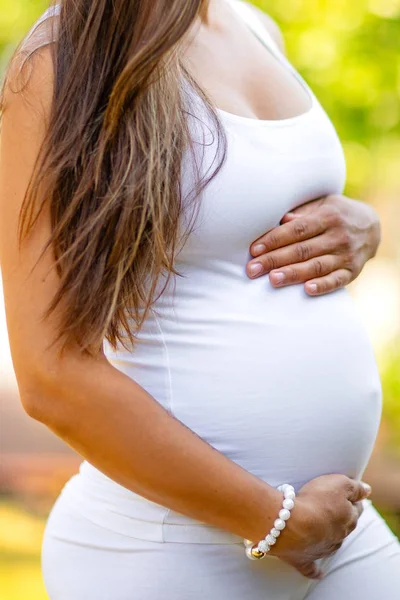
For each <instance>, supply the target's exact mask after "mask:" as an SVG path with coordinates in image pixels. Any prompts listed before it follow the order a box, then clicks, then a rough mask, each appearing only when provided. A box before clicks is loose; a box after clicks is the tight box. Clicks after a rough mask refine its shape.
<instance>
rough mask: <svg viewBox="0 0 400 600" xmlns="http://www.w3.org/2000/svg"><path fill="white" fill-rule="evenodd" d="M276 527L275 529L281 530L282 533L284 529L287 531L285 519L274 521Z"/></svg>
mask: <svg viewBox="0 0 400 600" xmlns="http://www.w3.org/2000/svg"><path fill="white" fill-rule="evenodd" d="M274 527H275V529H279V530H280V531H282V529H285V527H286V523H285V521H283V519H276V520H275V521H274Z"/></svg>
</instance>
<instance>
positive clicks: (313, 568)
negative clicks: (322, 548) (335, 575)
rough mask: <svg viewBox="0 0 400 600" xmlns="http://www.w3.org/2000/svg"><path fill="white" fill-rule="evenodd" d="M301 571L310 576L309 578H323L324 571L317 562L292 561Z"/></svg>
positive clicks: (305, 575)
mask: <svg viewBox="0 0 400 600" xmlns="http://www.w3.org/2000/svg"><path fill="white" fill-rule="evenodd" d="M291 564H292V566H293V567H295V568H296V569H297V570H298V571H299V573H301V574H302V575H304V577H308V579H322V578H323V576H324V573H323V571H322V569H321V568H320V567H319V566H318V565H317V563H315V562H304V563H291Z"/></svg>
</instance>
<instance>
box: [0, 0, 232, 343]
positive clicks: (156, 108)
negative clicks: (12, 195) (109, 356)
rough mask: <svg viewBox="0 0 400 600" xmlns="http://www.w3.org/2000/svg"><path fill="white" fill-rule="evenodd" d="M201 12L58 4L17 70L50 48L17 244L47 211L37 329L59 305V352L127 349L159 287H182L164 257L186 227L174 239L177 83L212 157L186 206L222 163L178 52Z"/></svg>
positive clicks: (180, 141)
mask: <svg viewBox="0 0 400 600" xmlns="http://www.w3.org/2000/svg"><path fill="white" fill-rule="evenodd" d="M206 1H207V0H151V1H149V0H61V1H60V2H59V3H58V4H57V6H56V8H57V10H55V9H54V7H52V9H53V11H54V12H53V16H56V17H57V18H52V19H51V23H52V25H51V33H50V35H48V36H47V42H44V43H39V44H37V45H36V47H35V48H33V49H31V50H30V51H29V52H27V53H26V57H25V58H26V60H25V59H24V65H25V64H26V63H27V60H28V59H32V58H33V55H34V53H35V52H37V51H38V50H39V49H40V48H41V47H43V46H44V45H46V43H47V44H48V45H51V48H52V57H53V64H54V73H55V85H54V93H53V103H52V110H51V115H50V119H49V123H48V127H47V132H46V137H45V140H44V143H43V145H42V148H41V152H40V155H39V157H38V160H37V163H36V166H35V169H34V173H33V176H32V179H31V182H30V185H29V188H28V190H27V193H26V196H25V199H24V203H23V206H22V210H21V214H20V222H19V242H20V244H21V243H22V240H23V238H24V237H25V236H26V235H28V233H29V231H30V230H31V229H32V227H33V226H34V224H35V222H36V220H37V218H38V216H39V214H40V212H41V210H42V209H43V206H44V204H45V203H47V202H49V203H50V204H49V208H50V214H51V228H52V233H51V237H50V239H49V240H48V242H47V245H46V247H45V248H43V251H42V253H41V255H40V257H39V260H40V258H41V257H42V256H43V254H44V253H45V251H46V249H47V248H48V247H49V245H52V248H53V254H54V258H55V261H56V263H55V264H56V268H57V273H58V275H59V277H60V286H59V290H58V291H57V293H56V295H55V296H54V298H53V299H52V300H51V302H50V305H49V307H48V308H47V310H46V311H45V313H44V316H43V318H47V317H48V316H49V315H50V314H51V313H52V312H53V311H54V310H55V309H56V307H57V306H59V305H60V303H61V300H63V303H62V304H63V306H65V307H66V308H64V309H63V311H62V314H61V317H62V318H61V320H60V330H59V331H58V332H57V333H58V335H57V338H56V339H55V340H54V343H55V342H57V341H59V340H60V339H62V340H63V344H62V347H61V349H64V348H65V347H66V346H67V345H68V344H69V343H78V345H79V346H80V347H81V348H82V350H83V351H86V352H89V353H92V352H97V351H99V349H101V346H102V342H103V339H104V338H106V339H107V340H108V341H109V342H110V344H111V345H112V346H113V347H114V348H116V346H117V343H118V342H121V343H122V345H123V346H124V347H125V348H128V346H127V342H129V343H130V344H131V346H132V345H133V344H134V341H135V337H136V335H137V332H138V330H139V329H140V326H141V325H142V323H143V321H144V320H145V318H146V317H147V315H148V311H149V310H150V308H151V306H152V305H153V303H154V302H155V301H156V300H157V299H158V298H159V296H160V295H161V293H162V292H163V291H164V290H165V288H166V286H167V284H168V282H169V279H170V277H171V276H172V275H173V274H174V275H178V276H182V275H181V274H180V273H179V272H178V271H177V270H176V268H175V266H174V258H175V255H176V252H177V250H178V242H179V239H181V241H182V242H183V243H184V241H185V240H186V239H187V236H188V235H189V233H190V232H191V230H192V229H193V226H194V220H193V218H192V219H189V226H188V227H187V229H186V231H185V232H184V233H183V237H182V238H179V236H178V233H179V231H180V223H182V217H183V213H184V210H186V208H185V198H183V197H182V189H181V167H182V160H183V155H184V153H185V152H186V151H188V150H189V151H190V152H191V153H192V155H193V156H194V148H193V140H192V139H191V134H190V128H189V125H188V118H187V117H188V112H190V110H189V109H188V107H189V104H188V95H187V93H186V92H187V88H186V87H185V85H184V84H185V83H189V84H190V89H194V90H195V91H196V92H198V94H199V95H200V97H201V98H202V100H204V105H205V106H206V108H207V111H208V113H209V115H210V116H211V118H212V120H213V123H214V124H215V126H216V129H215V130H216V132H217V137H218V144H217V152H218V156H219V157H220V159H219V160H217V161H216V163H215V164H216V166H215V168H214V170H213V172H212V173H206V174H203V175H201V173H200V171H199V170H198V171H197V177H196V179H195V183H194V185H193V190H192V194H191V198H192V200H195V199H198V198H199V196H200V192H201V191H202V190H203V189H204V187H205V186H206V185H207V183H208V182H209V181H210V180H211V179H212V178H213V177H214V176H215V175H216V173H217V172H218V170H219V169H220V167H221V165H222V163H223V160H224V157H225V136H224V133H223V130H222V128H221V125H220V123H219V120H218V117H217V114H216V112H215V110H214V109H213V107H212V105H211V103H210V101H209V99H208V98H207V96H206V94H205V93H204V92H203V90H202V89H201V88H200V87H199V86H198V85H197V83H196V81H195V80H194V78H193V77H192V76H191V75H190V73H189V72H188V70H187V69H186V68H185V67H184V65H183V61H182V56H181V54H180V52H179V51H180V48H181V42H182V40H184V39H185V36H186V34H187V33H188V32H189V30H190V28H191V26H192V25H193V24H194V23H195V21H196V19H197V17H198V16H199V13H200V10H201V9H202V8H204V4H205V2H206ZM48 22H50V19H48ZM22 50H23V46H22V44H20V46H19V47H17V49H16V51H15V55H17V54H18V53H21V52H22ZM11 62H12V61H10V63H11ZM6 79H7V78H5V80H4V83H3V91H4V85H5V83H6ZM185 90H186V92H185ZM3 109H4V106H3V105H1V106H0V111H2V110H3ZM0 114H1V112H0ZM39 188H40V190H41V192H40V196H41V204H40V205H39V198H38V189H39ZM43 190H44V192H43ZM190 204H191V205H193V206H194V207H196V205H197V207H198V202H197V203H196V202H191V203H190ZM187 206H188V202H187V198H186V207H187ZM194 215H195V212H193V216H194ZM36 264H37V263H36ZM162 274H166V278H165V284H164V285H163V286H162V287H161V291H160V292H159V293H158V295H157V296H156V297H155V291H156V289H157V284H158V283H159V281H160V277H161V275H162ZM133 324H134V326H133ZM126 337H127V339H126Z"/></svg>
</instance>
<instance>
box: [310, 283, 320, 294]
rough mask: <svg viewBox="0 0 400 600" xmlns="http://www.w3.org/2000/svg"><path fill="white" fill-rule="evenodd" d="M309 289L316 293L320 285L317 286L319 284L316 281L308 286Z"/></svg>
mask: <svg viewBox="0 0 400 600" xmlns="http://www.w3.org/2000/svg"><path fill="white" fill-rule="evenodd" d="M308 289H309V291H310V292H311V293H312V294H315V292H316V291H317V289H318V287H317V284H316V283H311V284H310V285H309V286H308Z"/></svg>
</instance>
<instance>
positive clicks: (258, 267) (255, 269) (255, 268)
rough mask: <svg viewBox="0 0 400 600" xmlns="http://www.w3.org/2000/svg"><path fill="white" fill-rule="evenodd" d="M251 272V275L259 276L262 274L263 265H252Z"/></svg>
mask: <svg viewBox="0 0 400 600" xmlns="http://www.w3.org/2000/svg"><path fill="white" fill-rule="evenodd" d="M249 271H250V274H251V275H257V273H260V272H261V271H262V264H261V263H253V264H252V265H250V267H249Z"/></svg>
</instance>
